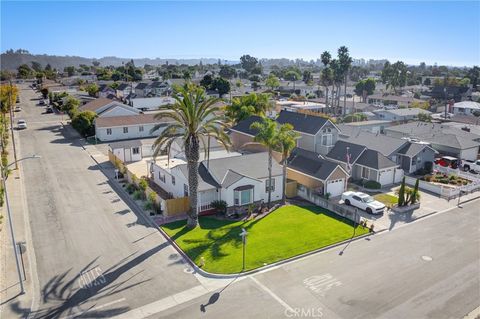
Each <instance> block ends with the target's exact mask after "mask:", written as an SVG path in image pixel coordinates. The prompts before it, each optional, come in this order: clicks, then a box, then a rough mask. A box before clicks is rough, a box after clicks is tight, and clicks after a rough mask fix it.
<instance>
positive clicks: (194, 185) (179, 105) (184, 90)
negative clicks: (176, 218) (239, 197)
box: [151, 83, 230, 228]
mask: <svg viewBox="0 0 480 319" xmlns="http://www.w3.org/2000/svg"><path fill="white" fill-rule="evenodd" d="M177 90H178V91H177V92H175V94H174V95H173V97H174V99H175V104H173V105H168V106H163V107H161V108H160V112H159V113H157V114H156V115H155V119H157V120H162V119H169V120H171V122H169V124H168V125H167V126H165V124H163V123H161V124H157V125H155V126H154V127H153V129H152V130H151V132H152V133H153V132H155V131H158V130H159V129H162V132H161V133H160V135H159V136H158V138H157V139H156V140H155V142H154V144H153V148H154V157H156V156H157V155H158V154H160V153H161V152H162V151H164V150H167V153H170V152H169V151H170V147H171V145H172V143H173V142H174V141H175V140H177V139H181V140H182V142H183V145H184V150H185V157H186V159H187V170H188V197H189V204H190V208H189V211H188V213H187V215H188V219H187V226H188V227H189V228H194V227H196V226H197V225H198V213H197V204H198V203H197V195H198V161H199V158H200V143H202V145H203V148H204V149H205V150H207V156H208V149H207V147H206V139H209V138H214V139H216V140H217V141H218V142H219V143H220V144H222V145H223V146H224V147H225V148H228V147H229V146H230V138H229V136H228V135H227V134H226V133H225V131H224V130H223V129H224V128H225V127H226V124H225V121H224V119H223V117H221V116H219V115H217V114H218V113H219V112H220V107H219V106H217V105H216V103H217V102H218V101H219V99H216V98H212V97H207V96H206V95H205V91H204V90H203V89H202V88H200V87H198V86H195V85H193V84H191V83H187V84H186V85H185V86H183V87H180V88H177Z"/></svg>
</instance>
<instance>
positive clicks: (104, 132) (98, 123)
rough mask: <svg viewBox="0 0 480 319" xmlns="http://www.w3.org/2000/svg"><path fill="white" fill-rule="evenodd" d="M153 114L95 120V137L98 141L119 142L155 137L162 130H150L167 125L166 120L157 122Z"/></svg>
mask: <svg viewBox="0 0 480 319" xmlns="http://www.w3.org/2000/svg"><path fill="white" fill-rule="evenodd" d="M154 116H155V114H136V115H128V116H108V117H98V118H96V119H95V135H96V137H97V139H99V140H100V141H119V140H127V139H134V138H146V137H155V136H158V135H160V133H161V132H162V129H159V130H157V131H155V132H150V130H151V129H152V128H153V127H154V126H155V125H156V124H159V123H162V124H163V125H165V126H166V125H167V123H168V122H169V121H168V120H167V119H164V120H157V119H155V118H154Z"/></svg>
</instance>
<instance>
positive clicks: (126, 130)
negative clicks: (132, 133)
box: [123, 126, 128, 134]
mask: <svg viewBox="0 0 480 319" xmlns="http://www.w3.org/2000/svg"><path fill="white" fill-rule="evenodd" d="M123 134H128V126H124V127H123Z"/></svg>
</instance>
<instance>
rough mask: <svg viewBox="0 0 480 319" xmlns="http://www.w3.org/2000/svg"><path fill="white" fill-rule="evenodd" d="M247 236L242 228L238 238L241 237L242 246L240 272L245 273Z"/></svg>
mask: <svg viewBox="0 0 480 319" xmlns="http://www.w3.org/2000/svg"><path fill="white" fill-rule="evenodd" d="M247 235H248V232H247V231H246V230H245V228H242V232H241V233H240V237H242V244H243V254H242V256H243V266H242V272H244V271H245V246H246V245H247Z"/></svg>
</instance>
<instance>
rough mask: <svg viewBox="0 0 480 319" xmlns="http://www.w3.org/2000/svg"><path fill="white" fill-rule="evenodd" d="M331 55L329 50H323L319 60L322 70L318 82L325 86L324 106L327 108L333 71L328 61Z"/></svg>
mask: <svg viewBox="0 0 480 319" xmlns="http://www.w3.org/2000/svg"><path fill="white" fill-rule="evenodd" d="M331 60H332V56H331V54H330V52H328V51H324V52H323V53H322V55H321V61H322V63H323V70H322V73H321V75H320V82H321V84H322V85H323V86H324V87H325V107H326V109H327V110H328V88H329V86H330V85H332V83H333V72H332V69H331V68H330V62H331Z"/></svg>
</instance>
